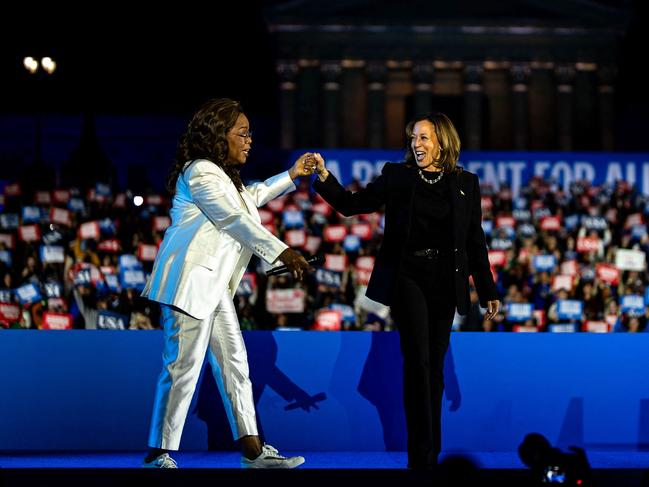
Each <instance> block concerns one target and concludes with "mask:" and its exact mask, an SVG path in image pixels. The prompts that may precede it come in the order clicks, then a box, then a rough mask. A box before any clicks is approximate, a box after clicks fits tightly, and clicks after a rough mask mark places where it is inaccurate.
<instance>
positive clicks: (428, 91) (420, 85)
mask: <svg viewBox="0 0 649 487" xmlns="http://www.w3.org/2000/svg"><path fill="white" fill-rule="evenodd" d="M412 80H413V82H414V85H415V96H414V105H415V106H414V108H415V113H414V115H415V116H416V117H420V116H423V115H426V114H427V113H430V112H431V111H432V109H433V65H432V63H422V64H417V65H416V66H415V67H414V68H413V69H412Z"/></svg>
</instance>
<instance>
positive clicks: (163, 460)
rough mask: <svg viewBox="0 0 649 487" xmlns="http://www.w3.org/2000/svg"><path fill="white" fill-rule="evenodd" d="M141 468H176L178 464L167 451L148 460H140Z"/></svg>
mask: <svg viewBox="0 0 649 487" xmlns="http://www.w3.org/2000/svg"><path fill="white" fill-rule="evenodd" d="M142 468H178V464H177V463H176V460H174V459H173V458H171V457H170V456H169V453H163V454H162V455H160V456H158V457H156V458H155V459H153V460H152V461H150V462H142Z"/></svg>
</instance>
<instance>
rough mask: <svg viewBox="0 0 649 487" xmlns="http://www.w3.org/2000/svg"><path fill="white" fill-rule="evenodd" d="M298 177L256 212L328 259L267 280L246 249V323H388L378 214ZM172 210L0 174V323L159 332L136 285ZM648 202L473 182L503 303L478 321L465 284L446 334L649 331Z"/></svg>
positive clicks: (580, 190)
mask: <svg viewBox="0 0 649 487" xmlns="http://www.w3.org/2000/svg"><path fill="white" fill-rule="evenodd" d="M299 184H300V186H299V188H298V190H297V191H296V192H293V193H291V194H289V195H286V196H284V197H281V198H278V199H276V200H273V201H271V202H270V203H269V204H268V205H266V206H265V207H264V208H261V209H260V216H261V218H262V223H263V224H264V225H265V226H266V227H267V228H269V229H270V230H271V231H272V232H273V233H274V234H275V235H277V236H278V237H279V238H280V239H281V240H283V241H284V242H286V243H287V244H288V245H290V246H291V247H292V248H299V249H301V250H302V253H303V254H304V255H305V256H310V255H315V254H320V255H322V256H324V263H323V264H322V265H320V266H318V267H317V269H316V271H315V272H313V273H305V275H304V279H303V280H302V281H297V280H294V279H293V277H292V276H291V275H290V274H283V275H279V276H271V277H267V276H266V274H265V272H266V271H267V270H269V269H270V266H269V265H268V264H267V263H265V262H263V261H261V260H259V259H257V258H253V260H252V261H251V263H250V265H249V267H248V270H247V272H246V273H245V274H244V277H243V279H242V281H241V283H240V285H239V289H238V290H237V293H236V297H235V304H236V308H237V312H238V315H239V320H240V323H241V326H242V328H244V329H315V330H336V329H342V330H372V331H378V330H391V329H392V328H393V324H392V320H391V317H390V313H389V308H387V307H386V306H384V305H382V304H380V303H377V302H374V301H372V300H370V299H368V298H367V297H366V296H365V289H366V286H367V282H368V279H369V275H370V273H371V270H372V267H373V264H374V259H375V257H376V253H377V249H378V246H379V243H380V242H381V239H382V236H383V222H384V218H383V214H382V213H381V212H376V213H370V214H364V215H358V216H355V217H352V218H345V217H342V215H340V214H338V213H337V212H336V211H334V210H332V208H331V207H330V206H329V205H327V203H325V202H324V201H323V200H322V199H321V198H320V197H319V196H318V195H317V193H315V192H313V191H312V190H311V188H310V182H309V181H308V180H304V181H301V182H300V183H299ZM354 187H358V183H356V182H354V183H352V184H351V188H352V189H354ZM134 201H135V202H134ZM136 203H138V204H139V206H136ZM168 210H169V198H168V197H165V196H162V195H148V196H144V197H142V198H141V201H137V198H136V197H135V195H133V194H132V193H130V192H125V193H116V192H113V191H111V188H110V187H109V186H108V185H105V184H97V186H96V187H95V188H92V189H90V190H88V191H87V192H85V191H84V192H83V194H82V192H81V191H78V190H75V189H60V190H52V191H36V192H34V193H31V192H30V193H27V192H25V193H23V192H21V187H20V185H19V184H17V183H13V184H7V185H6V186H5V188H4V191H3V194H2V195H1V197H0V274H1V276H2V282H1V285H0V327H4V328H89V329H93V328H106V329H128V328H130V329H153V328H159V326H160V325H159V308H158V305H157V304H155V303H153V302H150V301H148V300H146V299H144V298H141V297H140V292H141V291H142V289H143V287H144V284H145V282H146V278H147V275H148V274H149V273H150V272H151V268H152V264H153V260H154V258H155V255H156V252H157V246H158V244H159V242H160V241H161V240H162V237H163V235H164V231H165V229H166V227H167V226H168V225H169V222H170V220H169V217H168ZM648 211H649V198H647V197H646V196H644V195H642V194H639V193H637V192H636V191H635V190H634V188H633V187H631V186H630V185H629V184H627V183H626V182H624V181H618V182H617V183H616V184H614V185H612V184H611V185H604V186H601V187H594V186H591V185H590V184H589V183H587V182H585V181H581V182H576V183H573V184H572V185H571V186H570V189H569V191H563V190H562V188H561V187H560V186H558V185H557V184H555V183H553V182H550V181H545V180H542V179H540V178H535V179H533V180H531V181H530V182H529V183H528V184H527V185H526V186H525V187H524V188H523V190H522V191H521V193H520V194H519V195H513V194H512V193H511V191H510V190H509V188H508V187H507V186H506V185H501V186H500V187H498V188H496V187H490V186H488V185H483V186H482V212H483V229H484V231H485V234H486V236H487V243H488V247H489V259H490V263H491V267H492V273H493V275H494V279H495V281H496V286H497V289H498V294H499V297H500V299H501V301H502V302H503V303H504V305H503V307H502V309H501V310H500V311H499V312H498V314H497V315H496V317H495V318H494V319H491V320H487V319H485V318H484V316H485V310H484V309H482V308H481V307H480V305H479V303H478V299H477V294H476V293H475V292H474V290H473V288H472V289H471V303H472V306H471V309H470V311H469V314H468V315H467V316H459V315H456V319H455V320H454V325H453V327H454V330H456V331H591V332H609V331H628V332H637V331H645V330H647V320H648V319H649V308H647V307H646V305H645V304H646V301H647V294H648V293H646V292H645V290H646V289H647V271H646V257H645V256H646V253H647V251H648V250H649V236H648V235H647V225H646V222H645V214H646V213H647V212H648Z"/></svg>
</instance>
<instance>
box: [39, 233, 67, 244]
mask: <svg viewBox="0 0 649 487" xmlns="http://www.w3.org/2000/svg"><path fill="white" fill-rule="evenodd" d="M41 240H43V243H44V244H45V245H54V244H57V243H59V242H61V241H62V240H63V235H62V234H61V232H58V231H56V230H51V231H49V232H47V233H45V234H44V235H43V237H42V238H41Z"/></svg>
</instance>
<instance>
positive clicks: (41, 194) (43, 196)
mask: <svg viewBox="0 0 649 487" xmlns="http://www.w3.org/2000/svg"><path fill="white" fill-rule="evenodd" d="M34 203H36V204H37V205H49V204H50V203H52V195H51V194H50V192H49V191H36V192H35V193H34Z"/></svg>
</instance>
